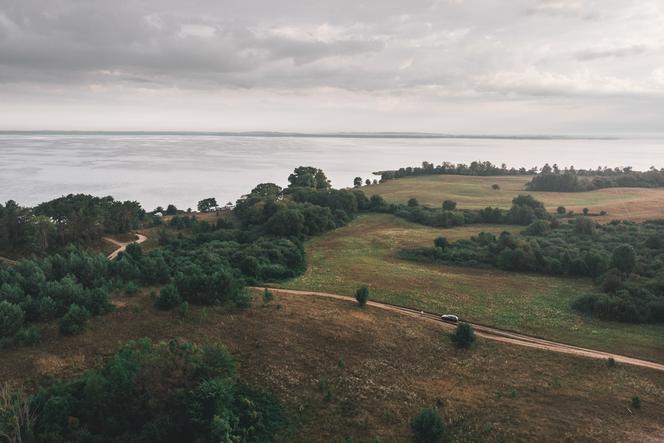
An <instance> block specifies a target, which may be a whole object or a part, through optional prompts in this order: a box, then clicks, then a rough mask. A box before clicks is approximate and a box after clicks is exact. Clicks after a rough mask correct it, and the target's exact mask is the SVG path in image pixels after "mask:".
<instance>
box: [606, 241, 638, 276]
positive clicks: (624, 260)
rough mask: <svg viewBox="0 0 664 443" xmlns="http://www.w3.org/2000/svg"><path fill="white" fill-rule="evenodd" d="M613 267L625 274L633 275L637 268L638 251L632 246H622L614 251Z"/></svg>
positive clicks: (612, 257) (612, 256)
mask: <svg viewBox="0 0 664 443" xmlns="http://www.w3.org/2000/svg"><path fill="white" fill-rule="evenodd" d="M611 265H612V266H613V267H614V268H616V269H618V270H619V271H621V272H623V273H625V274H631V273H632V271H633V270H634V267H635V266H636V251H635V250H634V247H633V246H632V245H620V246H618V247H617V248H616V249H614V250H613V255H611Z"/></svg>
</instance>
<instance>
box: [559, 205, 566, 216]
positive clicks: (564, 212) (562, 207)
mask: <svg viewBox="0 0 664 443" xmlns="http://www.w3.org/2000/svg"><path fill="white" fill-rule="evenodd" d="M556 212H557V213H558V214H560V215H565V214H566V213H567V209H565V207H564V206H558V209H556Z"/></svg>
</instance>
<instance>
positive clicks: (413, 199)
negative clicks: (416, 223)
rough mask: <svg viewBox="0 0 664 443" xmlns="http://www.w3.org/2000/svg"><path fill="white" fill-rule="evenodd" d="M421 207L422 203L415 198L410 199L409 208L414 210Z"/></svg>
mask: <svg viewBox="0 0 664 443" xmlns="http://www.w3.org/2000/svg"><path fill="white" fill-rule="evenodd" d="M419 205H420V202H418V201H417V199H416V198H415V197H413V198H409V199H408V206H409V207H411V208H414V207H415V206H419Z"/></svg>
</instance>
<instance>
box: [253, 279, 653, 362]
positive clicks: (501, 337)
mask: <svg viewBox="0 0 664 443" xmlns="http://www.w3.org/2000/svg"><path fill="white" fill-rule="evenodd" d="M252 289H256V290H262V289H263V288H252ZM270 291H272V292H273V293H274V294H278V295H299V296H315V297H325V298H333V299H337V300H344V301H348V302H352V303H355V299H353V298H352V297H347V296H345V295H339V294H330V293H327V292H312V291H296V290H292V289H272V288H270ZM367 306H371V307H375V308H379V309H385V310H388V311H393V312H398V313H400V314H402V315H408V316H411V317H415V318H418V319H420V320H422V321H429V322H435V323H436V324H438V325H440V326H441V327H443V328H445V329H449V330H453V329H454V328H455V327H456V325H455V324H454V323H450V322H444V321H442V320H441V319H440V316H439V315H438V314H433V313H430V312H424V311H418V310H417V309H411V308H404V307H401V306H396V305H391V304H388V303H380V302H375V301H368V302H367ZM468 323H469V324H471V325H472V326H473V328H474V329H475V334H476V335H477V336H479V337H483V338H486V339H489V340H495V341H499V342H503V343H510V344H514V345H518V346H526V347H529V348H536V349H545V350H548V351H553V352H560V353H563V354H571V355H577V356H580V357H587V358H595V359H601V360H607V359H608V358H613V359H614V360H615V361H616V363H623V364H629V365H634V366H641V367H644V368H650V369H655V370H658V371H664V364H660V363H655V362H651V361H648V360H641V359H638V358H633V357H627V356H624V355H619V354H612V353H610V352H603V351H596V350H594V349H588V348H581V347H578V346H572V345H568V344H564V343H558V342H555V341H550V340H545V339H542V338H538V337H532V336H529V335H525V334H519V333H516V332H510V331H503V330H501V329H496V328H492V327H489V326H484V325H478V324H475V323H472V322H468Z"/></svg>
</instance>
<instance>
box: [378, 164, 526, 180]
mask: <svg viewBox="0 0 664 443" xmlns="http://www.w3.org/2000/svg"><path fill="white" fill-rule="evenodd" d="M537 171H538V168H537V167H534V168H530V169H526V168H514V167H509V168H508V167H507V165H506V164H505V163H503V164H502V165H500V166H498V165H495V164H493V163H491V162H489V161H474V162H471V163H470V164H465V163H456V164H455V163H452V162H443V163H441V164H439V165H434V164H433V163H429V162H426V161H425V162H422V166H421V167H420V166H408V167H406V168H399V169H397V170H394V171H381V172H380V178H381V181H385V180H392V179H395V178H402V177H412V176H417V175H472V176H501V175H533V174H537Z"/></svg>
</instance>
